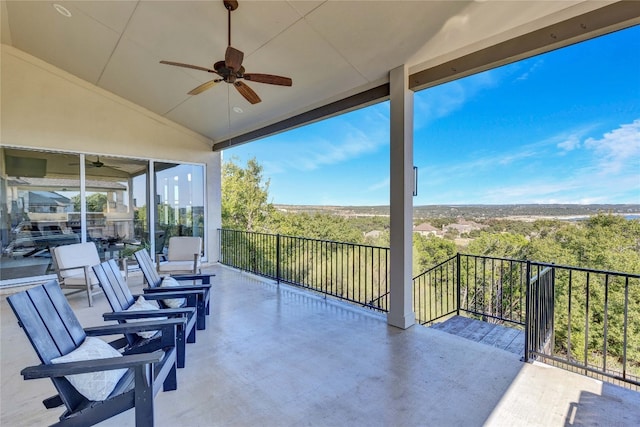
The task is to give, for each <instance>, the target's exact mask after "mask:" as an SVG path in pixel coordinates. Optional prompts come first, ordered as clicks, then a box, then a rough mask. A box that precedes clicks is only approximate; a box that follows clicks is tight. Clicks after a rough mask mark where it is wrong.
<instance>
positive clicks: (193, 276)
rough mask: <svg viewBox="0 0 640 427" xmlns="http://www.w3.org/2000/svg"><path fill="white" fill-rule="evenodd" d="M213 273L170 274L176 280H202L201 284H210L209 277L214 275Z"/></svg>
mask: <svg viewBox="0 0 640 427" xmlns="http://www.w3.org/2000/svg"><path fill="white" fill-rule="evenodd" d="M214 276H215V274H174V275H171V277H173V278H174V279H176V280H178V281H182V280H202V285H210V284H211V278H212V277H214Z"/></svg>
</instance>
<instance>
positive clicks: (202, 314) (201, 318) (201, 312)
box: [196, 295, 207, 330]
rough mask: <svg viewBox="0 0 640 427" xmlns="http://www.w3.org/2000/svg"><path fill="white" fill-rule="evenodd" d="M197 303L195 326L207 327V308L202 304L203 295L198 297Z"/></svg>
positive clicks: (199, 327) (200, 328)
mask: <svg viewBox="0 0 640 427" xmlns="http://www.w3.org/2000/svg"><path fill="white" fill-rule="evenodd" d="M197 305H198V307H197V308H196V314H197V316H198V320H197V321H196V328H197V329H198V330H203V329H207V314H206V311H207V309H206V307H205V305H204V295H202V296H200V297H198V304H197Z"/></svg>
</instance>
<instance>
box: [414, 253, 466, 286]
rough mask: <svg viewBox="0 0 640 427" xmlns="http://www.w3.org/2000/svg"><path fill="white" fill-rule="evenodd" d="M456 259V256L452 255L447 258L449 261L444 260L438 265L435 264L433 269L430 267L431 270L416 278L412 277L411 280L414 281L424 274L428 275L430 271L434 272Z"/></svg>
mask: <svg viewBox="0 0 640 427" xmlns="http://www.w3.org/2000/svg"><path fill="white" fill-rule="evenodd" d="M456 257H457V255H454V256H452V257H451V258H449V259H446V260H444V261H442V262H441V263H440V264H436V265H434V266H433V267H431V268H429V269H427V270H425V271H423V272H422V273H420V274H418V275H417V276H416V277H414V278H413V280H416V279H418V278H419V277H420V276H424V275H425V274H429V273H430V272H431V271H432V270H435V269H436V268H440V267H442V266H443V265H445V264H447V263H449V262H451V261H453V260H454V259H456Z"/></svg>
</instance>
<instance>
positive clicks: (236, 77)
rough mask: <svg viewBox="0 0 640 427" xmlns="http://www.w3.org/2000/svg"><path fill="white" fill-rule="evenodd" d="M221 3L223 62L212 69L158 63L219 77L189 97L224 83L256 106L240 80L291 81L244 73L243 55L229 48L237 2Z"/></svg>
mask: <svg viewBox="0 0 640 427" xmlns="http://www.w3.org/2000/svg"><path fill="white" fill-rule="evenodd" d="M223 3H224V7H225V8H226V9H227V13H228V43H227V50H226V52H225V55H224V61H217V62H216V63H214V64H213V69H211V68H206V67H200V66H198V65H191V64H183V63H181V62H174V61H160V63H161V64H166V65H173V66H176V67H183V68H191V69H194V70H200V71H206V72H208V73H213V74H217V75H218V76H219V77H220V78H217V79H213V80H209V81H208V82H205V83H203V84H201V85H200V86H198V87H196V88H194V89H192V90H191V91H189V95H198V94H200V93H202V92H204V91H205V90H207V89H210V88H212V87H213V86H215V85H216V84H217V83H220V82H225V83H229V84H231V85H233V86H234V87H235V88H236V90H237V91H238V93H240V95H242V96H243V97H244V98H245V99H246V100H247V101H249V102H250V103H251V104H257V103H259V102H261V99H260V97H259V96H258V94H257V93H256V92H255V91H254V90H253V89H251V88H250V87H249V86H248V85H247V84H246V83H245V82H243V81H242V80H248V81H252V82H256V83H265V84H270V85H278V86H291V85H292V84H293V81H292V80H291V79H290V78H289V77H282V76H276V75H273V74H260V73H245V68H244V67H243V66H242V61H243V59H244V53H243V52H242V51H240V50H238V49H236V48H234V47H233V46H231V12H232V11H234V10H236V9H237V8H238V2H237V1H235V0H223Z"/></svg>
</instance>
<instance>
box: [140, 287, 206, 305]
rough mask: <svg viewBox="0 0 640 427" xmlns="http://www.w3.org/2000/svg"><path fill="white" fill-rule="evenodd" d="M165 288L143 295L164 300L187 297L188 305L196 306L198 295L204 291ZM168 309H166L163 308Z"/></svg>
mask: <svg viewBox="0 0 640 427" xmlns="http://www.w3.org/2000/svg"><path fill="white" fill-rule="evenodd" d="M168 289H169V288H165V291H164V292H160V291H158V292H154V293H150V294H147V293H145V294H143V295H142V297H143V298H144V299H146V300H162V299H168V298H186V300H187V307H196V305H197V304H198V295H201V294H202V293H203V291H197V290H196V291H190V290H184V291H183V290H177V289H176V288H171V290H170V291H169V290H168ZM139 296H140V295H134V296H133V297H134V298H135V299H137V298H138V297H139ZM163 310H166V309H163Z"/></svg>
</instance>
